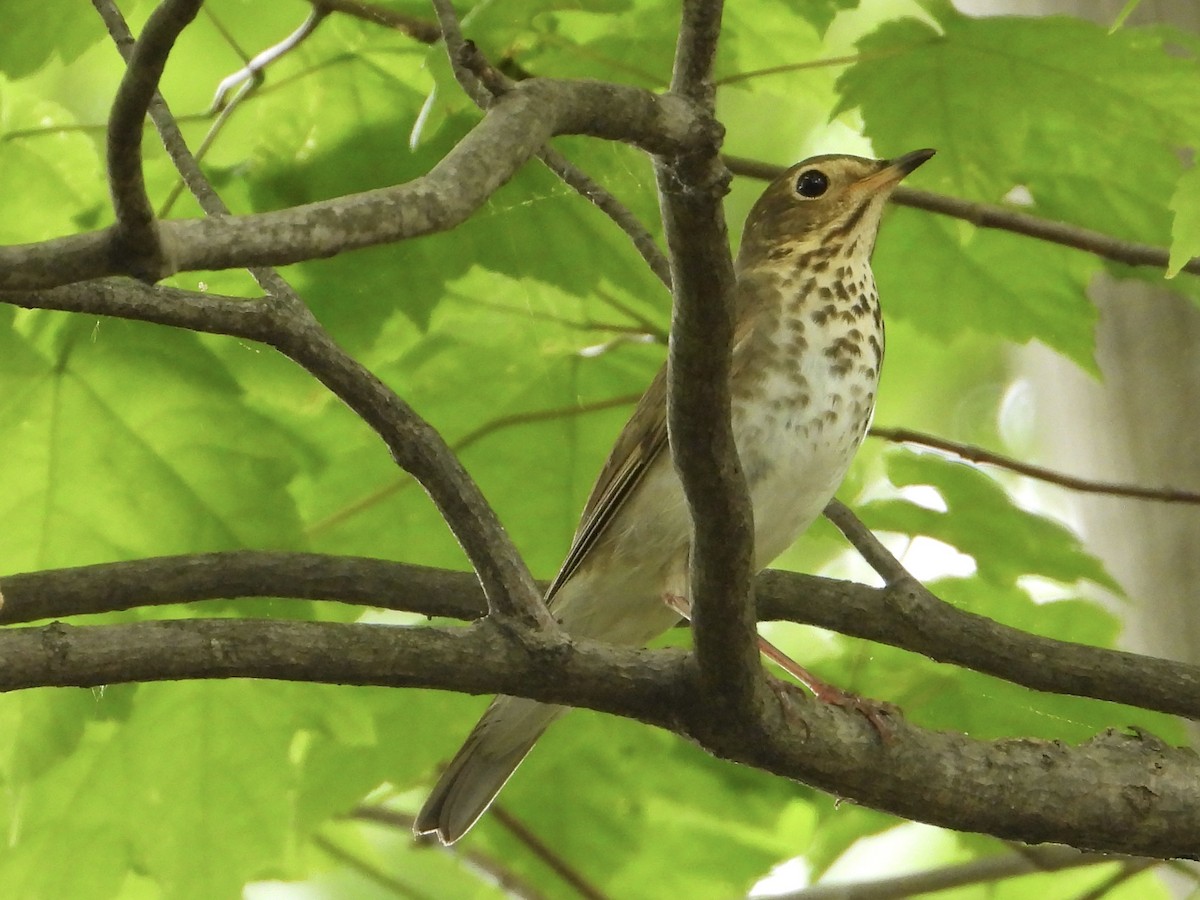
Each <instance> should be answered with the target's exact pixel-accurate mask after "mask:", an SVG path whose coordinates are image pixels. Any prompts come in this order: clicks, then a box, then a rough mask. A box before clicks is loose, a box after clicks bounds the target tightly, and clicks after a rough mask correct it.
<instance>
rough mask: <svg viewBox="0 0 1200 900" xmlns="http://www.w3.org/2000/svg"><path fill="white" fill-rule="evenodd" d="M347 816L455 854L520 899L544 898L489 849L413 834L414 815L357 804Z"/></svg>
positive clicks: (424, 845)
mask: <svg viewBox="0 0 1200 900" xmlns="http://www.w3.org/2000/svg"><path fill="white" fill-rule="evenodd" d="M346 818H349V819H357V820H358V821H360V822H371V823H374V824H376V825H383V826H386V827H388V828H391V829H393V830H395V831H397V832H399V833H400V834H402V835H404V836H405V837H407V838H408V839H410V840H412V841H413V843H415V844H417V845H418V846H419V847H422V848H436V850H437V852H439V853H446V854H448V855H450V856H453V857H455V858H457V859H459V860H461V861H462V862H464V863H465V864H466V865H467V866H469V867H470V868H472V869H475V870H477V871H479V872H482V873H483V874H484V875H485V876H486V877H487V878H488V880H490V881H493V882H495V883H496V885H497V887H499V888H500V889H501V890H503V891H504V892H505V893H506V894H511V895H513V896H514V897H518V898H520V900H543V896H542V892H541V891H539V890H538V889H537V888H535V887H534V886H533V885H531V884H530V883H529V882H528V881H526V880H525V879H523V878H521V877H520V876H518V875H517V874H516V873H515V872H513V871H512V870H511V869H509V868H508V867H507V866H504V865H502V864H501V863H499V862H498V861H497V860H495V859H493V858H492V857H490V856H488V855H487V854H486V853H480V852H479V851H477V850H471V849H469V848H467V847H464V846H463V845H462V844H461V843H460V844H454V845H450V846H447V845H445V844H441V843H440V842H438V841H430V840H429V839H428V837H425V836H423V837H414V836H413V823H414V822H415V821H416V818H415V817H414V816H410V815H406V814H405V813H402V812H397V811H396V810H394V809H388V808H387V807H386V806H366V805H364V806H357V807H355V808H354V809H353V810H351V811H350V813H349V814H347V816H346Z"/></svg>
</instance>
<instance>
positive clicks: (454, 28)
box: [433, 0, 671, 288]
mask: <svg viewBox="0 0 1200 900" xmlns="http://www.w3.org/2000/svg"><path fill="white" fill-rule="evenodd" d="M433 6H434V9H435V10H437V14H438V21H439V22H440V23H441V26H442V30H443V31H444V32H445V34H446V50H447V52H448V54H449V56H450V63H451V65H452V66H453V69H454V74H455V78H456V79H457V80H458V83H459V85H461V86H462V89H463V91H464V92H465V93H466V95H467V96H468V97H470V98H471V99H472V100H473V101H474V102H475V104H476V105H477V106H479V108H480V109H488V108H489V107H490V106H491V104H492V101H493V98H494V97H497V96H500V95H501V94H504V93H506V92H507V91H509V90H511V89H512V87H513V84H514V82H512V81H511V80H510V79H508V78H507V77H506V76H505V75H504V73H502V72H500V71H499V70H497V69H496V68H495V67H493V66H492V65H491V64H489V63H488V61H487V60H486V59H485V58H484V56H483V54H481V53H480V52H479V51H478V49H477V48H476V47H475V46H474V45H473V44H467V43H466V42H465V41H464V40H463V36H462V31H461V29H460V28H459V24H458V19H457V17H456V16H455V14H454V8H453V7H452V6H451V4H450V0H433ZM538 158H539V159H540V160H541V161H542V162H543V163H544V164H545V165H546V168H548V169H549V170H550V171H551V172H553V173H554V174H555V175H557V176H558V177H559V178H561V179H562V180H563V182H564V183H566V184H567V185H568V186H569V187H571V188H574V190H575V191H576V192H578V193H579V194H581V195H582V196H583V197H585V198H587V199H588V200H589V201H591V203H593V204H594V205H595V206H596V207H597V208H598V209H599V210H600V211H601V212H603V213H604V214H605V215H607V216H608V217H609V218H610V219H612V221H613V223H614V224H616V226H617V227H618V228H620V229H621V230H622V231H623V232H624V233H625V234H626V235H627V236H628V237H629V239H630V240H631V241H632V242H633V246H634V249H635V250H637V251H638V253H639V254H641V256H642V259H644V260H645V261H646V264H647V265H648V266H649V267H650V271H652V272H653V273H654V274H655V275H656V276H658V279H659V281H661V282H662V283H663V284H665V285H666V286H667V287H668V288H670V286H671V264H670V262H668V261H667V258H666V256H664V255H663V252H662V250H661V249H659V246H658V243H657V242H656V241H655V240H654V236H653V235H652V234H650V232H649V230H648V229H647V228H646V227H645V226H644V225H643V224H642V223H641V222H639V221H638V219H637V216H635V215H633V213H631V212H630V211H629V209H628V208H626V206H625V205H624V204H623V203H621V202H620V201H619V200H617V198H616V197H614V196H613V195H612V194H611V193H609V191H608V190H607V189H605V188H604V187H603V186H602V185H600V184H599V183H598V182H597V181H595V179H593V178H592V177H591V176H590V175H588V174H587V173H586V172H584V171H583V170H582V169H580V168H579V167H578V166H576V165H575V164H574V163H572V162H571V161H570V160H569V159H567V158H566V157H565V156H563V155H562V154H561V153H559V152H558V151H557V150H554V149H553V148H551V147H548V146H547V147H543V148H542V149H541V150H540V151H539V152H538Z"/></svg>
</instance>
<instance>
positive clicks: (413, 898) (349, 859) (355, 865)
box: [311, 834, 434, 900]
mask: <svg viewBox="0 0 1200 900" xmlns="http://www.w3.org/2000/svg"><path fill="white" fill-rule="evenodd" d="M311 840H312V842H313V844H314V846H316V847H319V848H320V849H321V850H322V851H323V852H324V853H325V854H326V855H327V856H328V857H329V858H330V859H332V860H334V861H335V862H339V863H341V864H342V865H344V866H345V867H346V868H348V869H351V870H353V871H355V872H357V873H358V874H359V875H361V876H362V877H363V878H365V879H367V880H368V881H373V882H374V883H375V884H377V885H379V886H380V887H382V888H384V889H385V890H387V891H390V892H391V893H393V894H395V895H396V896H397V897H406V898H409V900H434V898H433V897H432V896H431V895H430V894H426V893H425V892H424V891H420V890H418V889H417V888H416V887H414V886H413V885H411V884H409V883H408V882H406V881H402V880H400V879H399V878H397V877H396V876H395V875H389V874H388V873H387V872H384V871H381V870H380V869H379V867H378V866H374V865H372V864H371V863H369V862H367V861H366V860H365V859H363V858H361V857H360V856H357V855H356V854H354V853H351V852H350V851H349V850H346V849H345V848H343V847H339V846H338V845H337V844H335V843H334V842H333V841H331V840H330V839H329V838H327V837H325V835H323V834H314V835H313V836H312V839H311Z"/></svg>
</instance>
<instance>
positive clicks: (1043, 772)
mask: <svg viewBox="0 0 1200 900" xmlns="http://www.w3.org/2000/svg"><path fill="white" fill-rule="evenodd" d="M0 659H3V660H4V665H3V669H2V670H0V690H13V689H18V688H24V687H32V686H36V685H56V686H81V687H87V686H96V685H102V684H115V683H121V682H126V681H151V680H165V679H180V678H235V677H237V678H268V679H286V680H290V681H316V682H324V683H331V684H342V685H385V686H393V687H426V688H439V689H445V690H454V691H464V692H469V693H489V694H490V693H496V692H502V693H508V694H518V695H522V696H528V697H533V698H535V699H538V700H542V701H545V702H552V703H564V704H568V705H574V706H586V707H590V708H593V709H597V710H600V711H603V712H609V713H613V714H616V715H622V716H629V717H632V718H637V719H640V720H641V721H644V722H647V723H650V724H654V725H658V726H661V727H664V728H667V729H670V730H672V731H676V732H678V733H680V734H684V735H687V736H690V737H692V738H694V739H696V740H698V741H699V742H700V743H701V744H702V745H704V746H706V747H707V748H708V749H709V750H711V751H713V752H715V753H717V754H718V755H721V756H724V757H726V758H728V759H732V760H734V761H737V762H741V763H745V764H747V765H753V766H756V767H758V768H762V769H766V770H768V771H772V772H775V773H776V774H779V775H784V776H787V777H791V778H797V779H799V780H801V781H804V782H806V783H808V784H810V785H813V786H814V787H817V788H820V789H822V790H826V791H829V792H831V793H833V794H835V795H838V796H841V797H845V798H848V799H851V800H854V801H856V802H860V803H865V804H868V805H870V806H872V807H874V808H877V809H881V810H885V811H889V812H892V813H894V814H897V815H900V816H903V817H905V818H910V819H914V820H918V821H926V822H932V823H934V824H939V825H943V826H946V827H950V828H955V829H959V830H965V831H985V832H987V833H990V834H995V835H997V836H1000V837H1011V838H1016V839H1020V840H1023V841H1026V842H1034V843H1036V842H1042V841H1054V842H1059V843H1067V844H1070V845H1072V846H1076V847H1081V848H1087V849H1092V850H1100V851H1107V852H1118V853H1131V854H1136V855H1141V856H1154V857H1159V858H1173V857H1184V858H1192V857H1196V856H1200V837H1198V836H1200V758H1198V757H1197V756H1196V754H1194V753H1192V752H1191V751H1189V750H1176V749H1173V748H1170V747H1167V746H1165V745H1163V744H1161V743H1160V742H1158V741H1156V740H1154V739H1153V738H1151V737H1149V736H1148V735H1145V734H1133V735H1124V734H1118V733H1115V732H1107V733H1105V734H1102V735H1100V736H1098V737H1097V738H1095V739H1093V740H1091V741H1088V742H1086V743H1085V744H1083V745H1081V746H1079V747H1074V748H1069V747H1066V746H1064V745H1063V744H1061V743H1059V742H1050V741H1036V740H1028V739H1019V740H998V741H976V740H971V739H969V738H967V737H965V736H963V735H959V734H954V733H939V732H932V731H926V730H924V729H920V728H916V727H914V726H911V725H909V724H907V723H906V722H904V721H902V720H896V721H895V722H894V723H893V730H892V732H891V733H890V735H889V740H888V741H887V742H881V741H880V739H879V736H878V735H877V734H876V733H875V731H874V729H872V728H871V726H870V725H869V724H868V723H867V722H866V721H865V720H863V718H862V717H861V716H858V715H857V714H854V713H851V712H847V711H844V710H840V709H837V708H836V707H832V706H830V705H827V704H821V703H818V702H816V701H813V700H811V699H809V698H808V697H806V696H803V695H801V694H799V693H797V694H796V695H794V696H792V697H790V698H788V699H787V700H786V701H784V700H782V698H781V702H786V703H787V705H788V710H787V715H786V716H782V717H778V718H777V719H776V721H775V722H774V723H773V727H771V728H769V729H755V730H754V731H753V732H747V731H739V730H737V729H734V730H729V729H727V728H721V727H719V726H718V725H717V724H716V723H714V720H713V715H712V707H711V699H710V698H708V697H706V696H705V695H704V694H703V692H702V691H700V690H699V685H698V684H697V683H696V682H695V680H694V678H693V677H692V674H691V673H692V672H693V667H692V666H690V665H688V663H687V656H686V654H681V653H679V652H678V651H647V650H630V649H623V648H622V649H618V648H611V647H605V646H603V645H598V644H594V643H591V642H585V641H580V642H577V643H575V644H571V645H563V644H560V643H543V644H541V645H538V644H537V642H536V641H533V642H530V641H515V640H513V639H512V638H511V636H510V635H509V634H508V633H507V632H505V631H503V630H501V629H496V628H493V627H489V626H486V625H485V626H475V627H471V628H455V629H439V628H402V627H389V626H382V625H364V624H354V625H346V624H341V623H325V622H279V621H262V620H253V619H238V620H231V619H192V620H188V621H181V622H141V623H136V624H129V625H110V626H93V627H87V628H72V627H70V626H67V625H63V624H60V623H54V624H51V625H47V626H42V627H24V628H9V629H4V630H2V631H0Z"/></svg>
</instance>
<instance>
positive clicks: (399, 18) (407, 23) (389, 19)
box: [311, 0, 442, 44]
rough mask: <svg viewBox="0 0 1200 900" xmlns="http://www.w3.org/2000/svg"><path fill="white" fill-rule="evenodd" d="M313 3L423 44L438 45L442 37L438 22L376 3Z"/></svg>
mask: <svg viewBox="0 0 1200 900" xmlns="http://www.w3.org/2000/svg"><path fill="white" fill-rule="evenodd" d="M311 2H312V4H313V6H315V7H323V8H325V9H328V10H330V11H332V12H338V13H344V14H345V15H348V16H353V17H355V18H356V19H363V20H365V21H367V22H374V23H375V24H376V25H383V26H384V27H386V28H392V29H394V30H396V31H399V32H402V33H403V34H406V35H408V36H409V37H410V38H412V39H413V40H415V41H420V42H421V43H422V44H436V43H437V42H438V41H439V40H440V39H441V37H442V32H441V29H439V28H438V26H437V23H436V22H430V21H428V20H426V19H418V18H416V17H415V16H407V15H405V14H404V13H402V12H397V11H396V10H393V9H388V8H387V7H384V6H378V5H376V4H374V3H362V2H360V0H311Z"/></svg>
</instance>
